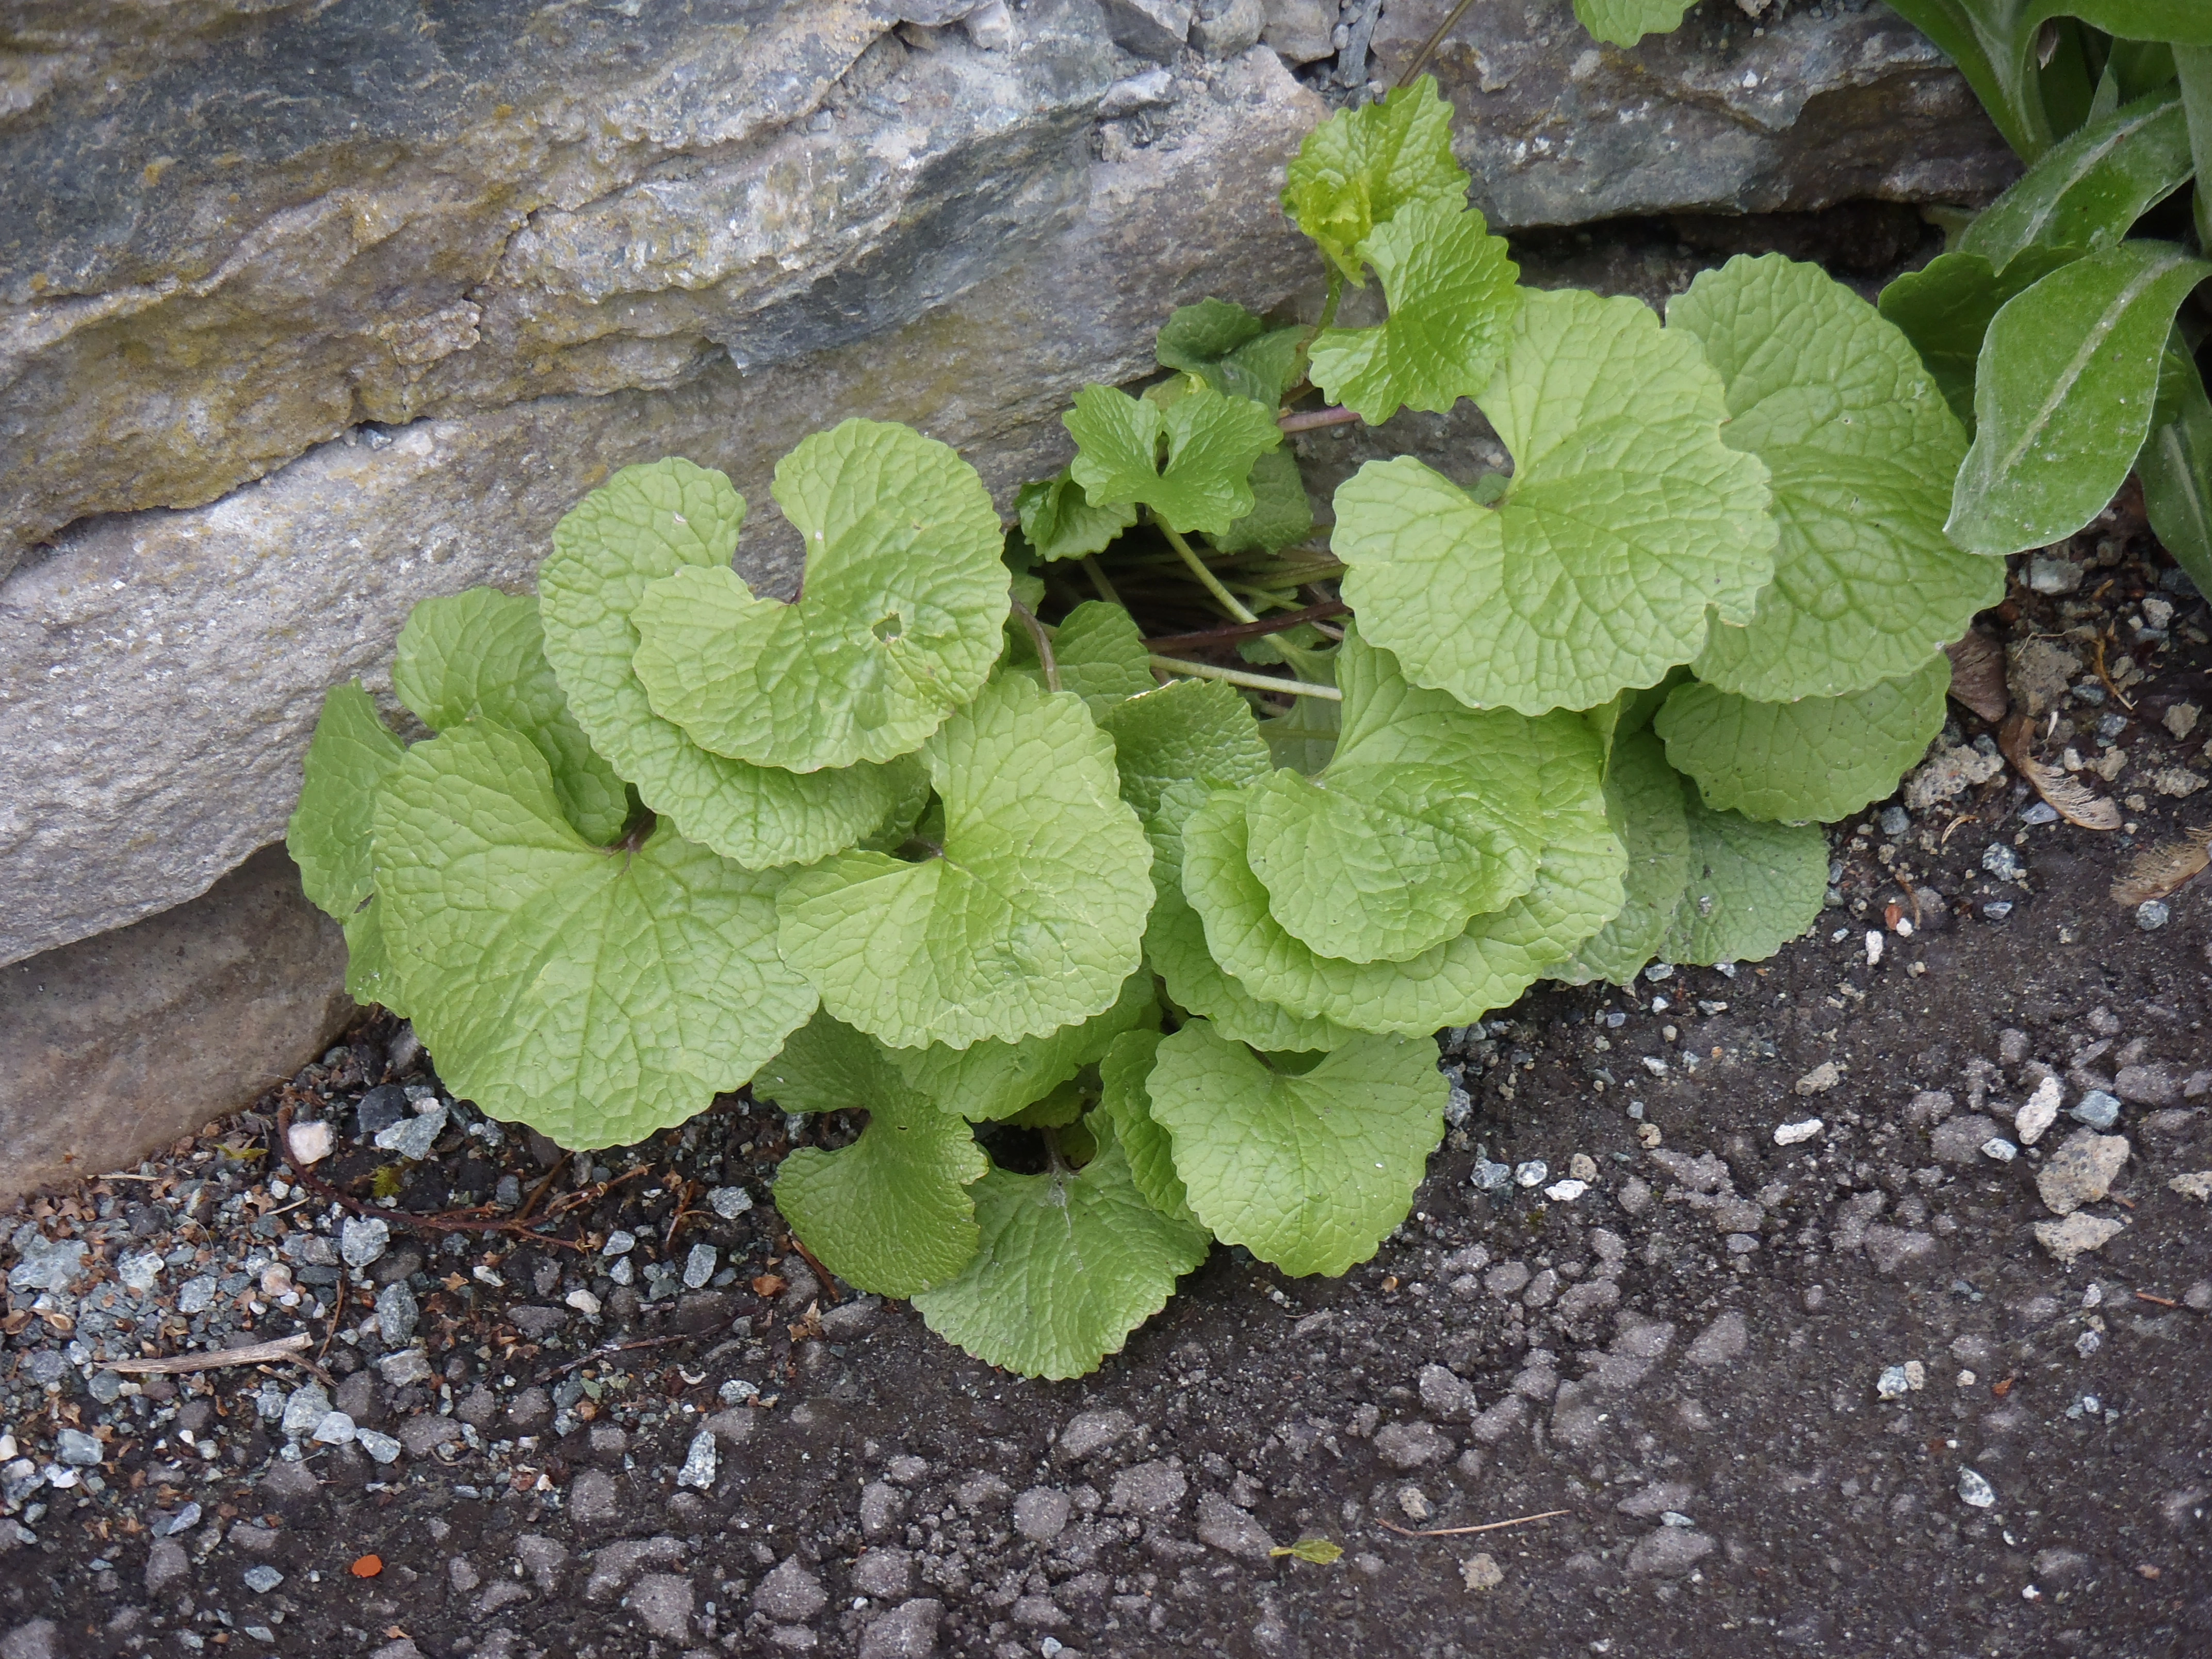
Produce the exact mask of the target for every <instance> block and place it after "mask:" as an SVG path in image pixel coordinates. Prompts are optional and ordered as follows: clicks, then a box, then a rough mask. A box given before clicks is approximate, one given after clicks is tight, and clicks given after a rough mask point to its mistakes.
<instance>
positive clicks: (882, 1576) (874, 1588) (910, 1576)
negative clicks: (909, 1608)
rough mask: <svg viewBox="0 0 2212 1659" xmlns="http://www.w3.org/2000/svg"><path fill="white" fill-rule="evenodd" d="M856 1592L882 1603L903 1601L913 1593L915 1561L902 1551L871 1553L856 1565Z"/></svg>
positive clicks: (888, 1550)
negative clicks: (870, 1596)
mask: <svg viewBox="0 0 2212 1659" xmlns="http://www.w3.org/2000/svg"><path fill="white" fill-rule="evenodd" d="M853 1588H854V1589H856V1590H858V1591H860V1594H861V1595H872V1596H874V1597H875V1598H876V1599H877V1600H878V1601H899V1600H901V1599H902V1598H903V1597H904V1596H905V1595H907V1594H908V1592H910V1591H911V1590H912V1589H914V1557H913V1555H912V1554H910V1553H908V1552H907V1551H905V1550H900V1549H884V1550H869V1551H867V1552H866V1553H865V1554H863V1555H862V1556H861V1557H860V1559H859V1560H857V1561H855V1562H854V1564H853Z"/></svg>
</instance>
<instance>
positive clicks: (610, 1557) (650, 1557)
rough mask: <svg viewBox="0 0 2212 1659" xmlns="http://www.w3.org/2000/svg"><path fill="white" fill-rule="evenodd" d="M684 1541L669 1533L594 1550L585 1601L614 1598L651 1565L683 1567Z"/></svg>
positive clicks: (623, 1539) (617, 1542) (626, 1540)
mask: <svg viewBox="0 0 2212 1659" xmlns="http://www.w3.org/2000/svg"><path fill="white" fill-rule="evenodd" d="M683 1561H684V1542H683V1541H682V1540H681V1539H677V1538H670V1537H666V1536H662V1537H658V1538H621V1539H617V1540H616V1541H614V1542H613V1543H611V1544H603V1545H601V1546H600V1547H599V1548H598V1549H596V1550H593V1551H592V1556H591V1569H592V1570H591V1572H590V1574H589V1576H588V1577H586V1579H585V1580H584V1600H585V1601H589V1602H592V1603H593V1604H595V1605H603V1604H605V1603H606V1602H609V1601H613V1600H614V1599H615V1597H616V1596H617V1595H618V1594H620V1593H621V1591H622V1589H623V1586H624V1585H625V1584H628V1583H629V1582H630V1580H631V1579H633V1578H635V1577H636V1576H637V1575H638V1574H639V1573H640V1572H641V1571H644V1570H645V1569H646V1568H647V1567H674V1566H680V1565H683Z"/></svg>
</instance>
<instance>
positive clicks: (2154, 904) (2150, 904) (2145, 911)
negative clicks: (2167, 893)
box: [2136, 899, 2173, 933]
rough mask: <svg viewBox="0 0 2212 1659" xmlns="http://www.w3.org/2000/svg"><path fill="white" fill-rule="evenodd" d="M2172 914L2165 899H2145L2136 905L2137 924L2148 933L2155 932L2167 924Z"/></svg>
mask: <svg viewBox="0 0 2212 1659" xmlns="http://www.w3.org/2000/svg"><path fill="white" fill-rule="evenodd" d="M2172 914H2173V912H2172V910H2171V909H2169V908H2167V906H2166V901H2165V900H2164V899H2145V900H2144V901H2143V902H2142V903H2141V904H2138V905H2137V906H2136V927H2140V928H2142V930H2143V932H2145V933H2156V932H2157V931H2158V930H2159V929H2160V928H2161V927H2165V926H2166V919H2167V918H2168V917H2170V916H2171V915H2172Z"/></svg>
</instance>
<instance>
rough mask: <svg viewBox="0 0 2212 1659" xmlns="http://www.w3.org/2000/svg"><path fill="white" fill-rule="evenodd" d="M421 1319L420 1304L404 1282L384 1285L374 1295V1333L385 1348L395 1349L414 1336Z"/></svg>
mask: <svg viewBox="0 0 2212 1659" xmlns="http://www.w3.org/2000/svg"><path fill="white" fill-rule="evenodd" d="M421 1320H422V1304H419V1303H417V1302H416V1300H415V1293H414V1292H413V1291H410V1290H409V1289H408V1288H407V1286H406V1284H405V1283H404V1281H395V1282H394V1283H392V1284H390V1285H386V1286H385V1287H384V1288H383V1289H382V1290H380V1291H378V1292H377V1293H376V1332H377V1334H378V1335H379V1336H380V1337H382V1338H383V1339H384V1342H385V1346H387V1347H397V1346H399V1344H401V1343H402V1342H405V1341H407V1340H410V1338H412V1337H413V1336H414V1334H415V1327H416V1325H417V1324H418V1323H419V1322H421Z"/></svg>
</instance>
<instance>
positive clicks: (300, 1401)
mask: <svg viewBox="0 0 2212 1659" xmlns="http://www.w3.org/2000/svg"><path fill="white" fill-rule="evenodd" d="M330 1414H331V1397H330V1395H327V1394H325V1393H324V1392H323V1385H322V1384H321V1383H301V1385H300V1386H299V1387H298V1388H296V1389H293V1390H292V1392H291V1394H290V1395H289V1397H287V1399H286V1400H285V1401H284V1415H283V1419H282V1420H281V1421H280V1422H279V1424H278V1425H277V1426H278V1427H279V1428H281V1429H282V1430H283V1432H284V1434H285V1436H286V1437H287V1438H289V1439H293V1440H298V1439H301V1438H303V1437H306V1436H307V1435H311V1434H313V1432H314V1431H315V1427H316V1425H318V1424H319V1423H320V1422H321V1421H322V1420H323V1419H325V1418H326V1417H328V1416H329V1415H330Z"/></svg>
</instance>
